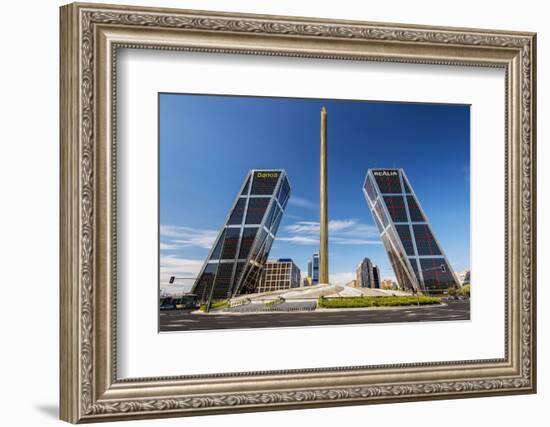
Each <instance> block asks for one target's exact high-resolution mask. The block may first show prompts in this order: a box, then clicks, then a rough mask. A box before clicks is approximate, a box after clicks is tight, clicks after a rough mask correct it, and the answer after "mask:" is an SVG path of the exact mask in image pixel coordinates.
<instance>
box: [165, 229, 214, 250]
mask: <svg viewBox="0 0 550 427" xmlns="http://www.w3.org/2000/svg"><path fill="white" fill-rule="evenodd" d="M217 234H218V232H217V230H208V229H200V228H193V227H181V226H176V225H165V224H162V225H161V226H160V238H161V239H162V240H163V241H162V242H161V244H160V249H161V250H176V249H181V248H187V247H198V248H204V249H210V248H211V247H212V244H213V243H214V240H215V239H216V236H217Z"/></svg>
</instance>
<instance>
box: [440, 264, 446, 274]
mask: <svg viewBox="0 0 550 427" xmlns="http://www.w3.org/2000/svg"><path fill="white" fill-rule="evenodd" d="M441 272H442V273H446V272H447V268H446V267H445V264H441Z"/></svg>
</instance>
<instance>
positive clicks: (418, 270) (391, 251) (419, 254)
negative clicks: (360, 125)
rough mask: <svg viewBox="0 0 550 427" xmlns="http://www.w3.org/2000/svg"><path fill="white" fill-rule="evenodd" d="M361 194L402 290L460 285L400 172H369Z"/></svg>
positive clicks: (434, 290)
mask: <svg viewBox="0 0 550 427" xmlns="http://www.w3.org/2000/svg"><path fill="white" fill-rule="evenodd" d="M363 193H364V194H365V198H366V199H367V204H368V206H369V209H370V211H371V213H372V216H373V218H374V222H375V223H376V225H377V227H378V230H379V231H380V236H381V238H382V242H383V243H384V247H385V249H386V252H387V254H388V257H389V259H390V263H391V265H392V268H393V270H394V272H395V276H396V278H397V281H398V282H399V286H400V287H401V288H402V289H405V290H407V289H408V290H418V291H421V292H427V293H443V292H445V290H446V289H448V288H450V287H458V286H460V285H459V282H458V280H457V278H456V275H455V273H454V271H453V269H452V267H451V264H450V263H449V261H448V259H447V257H446V255H445V253H444V252H443V249H442V248H441V245H440V244H439V243H438V242H437V239H436V237H435V235H434V233H433V231H432V228H431V226H430V223H429V222H428V218H427V217H426V214H425V213H424V211H423V210H422V207H421V205H420V202H419V201H418V198H417V197H416V195H415V193H414V191H413V189H412V186H411V184H410V182H409V180H408V178H407V176H406V174H405V171H404V170H403V169H369V171H368V172H367V176H366V177H365V182H364V184H363Z"/></svg>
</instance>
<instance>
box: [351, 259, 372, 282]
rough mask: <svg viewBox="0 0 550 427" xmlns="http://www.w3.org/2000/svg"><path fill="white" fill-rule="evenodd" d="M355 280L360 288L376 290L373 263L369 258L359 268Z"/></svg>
mask: <svg viewBox="0 0 550 427" xmlns="http://www.w3.org/2000/svg"><path fill="white" fill-rule="evenodd" d="M355 280H356V281H357V287H358V288H374V287H375V286H374V273H373V263H372V262H371V260H370V259H369V258H364V259H363V261H361V262H360V263H359V265H358V266H357V270H356V274H355Z"/></svg>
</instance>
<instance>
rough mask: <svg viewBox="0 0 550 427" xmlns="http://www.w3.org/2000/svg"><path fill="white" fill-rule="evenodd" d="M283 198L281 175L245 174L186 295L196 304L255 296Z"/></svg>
mask: <svg viewBox="0 0 550 427" xmlns="http://www.w3.org/2000/svg"><path fill="white" fill-rule="evenodd" d="M289 197H290V184H289V182H288V178H287V175H286V172H285V171H284V170H259V169H254V170H251V171H250V172H248V174H247V176H246V178H245V179H244V182H243V184H242V186H241V188H240V191H239V193H238V195H237V197H236V198H235V201H234V202H233V206H232V207H231V209H230V210H229V213H228V215H227V217H226V219H225V223H224V226H223V227H222V228H221V230H220V231H219V233H218V236H217V238H216V240H215V242H214V245H213V246H212V248H211V249H210V252H209V254H208V257H207V258H206V261H205V263H204V265H203V267H202V269H201V271H200V273H199V276H198V277H197V280H196V281H195V283H194V285H193V288H192V290H191V292H192V293H193V294H195V295H197V297H198V298H199V300H200V301H202V302H204V301H206V300H207V299H209V298H210V294H212V298H213V299H224V298H229V297H232V296H237V295H241V294H246V293H252V292H255V291H256V289H257V287H258V284H259V279H260V276H261V272H262V270H263V268H264V265H265V263H266V261H267V257H268V255H269V251H270V249H271V245H272V244H273V240H274V239H275V235H276V234H277V229H278V228H279V224H280V222H281V218H282V216H283V212H284V209H285V207H286V204H287V202H288V199H289Z"/></svg>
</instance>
